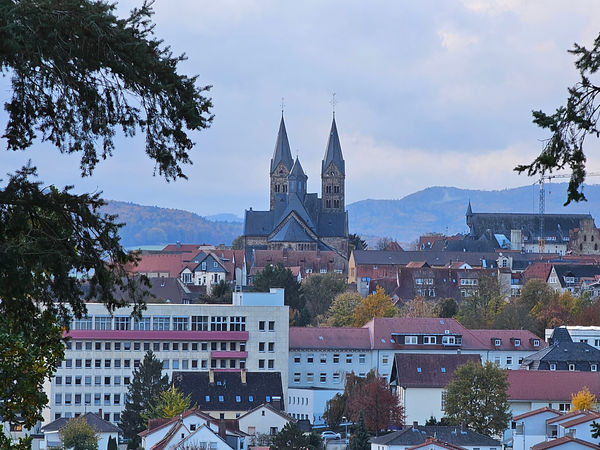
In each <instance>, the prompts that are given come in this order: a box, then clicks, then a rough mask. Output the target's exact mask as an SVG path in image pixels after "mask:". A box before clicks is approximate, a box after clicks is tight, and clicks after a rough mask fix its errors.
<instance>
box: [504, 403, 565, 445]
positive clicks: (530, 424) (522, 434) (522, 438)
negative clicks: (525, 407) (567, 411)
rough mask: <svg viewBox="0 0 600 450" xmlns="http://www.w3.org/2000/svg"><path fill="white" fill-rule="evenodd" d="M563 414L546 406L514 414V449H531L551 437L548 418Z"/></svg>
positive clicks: (512, 427) (512, 428)
mask: <svg viewBox="0 0 600 450" xmlns="http://www.w3.org/2000/svg"><path fill="white" fill-rule="evenodd" d="M561 415H562V413H561V412H559V411H557V410H555V409H552V408H548V407H547V406H544V407H543V408H538V409H535V410H533V411H527V412H525V413H523V414H519V415H515V416H513V418H512V426H511V430H512V441H513V450H529V449H530V448H531V447H532V446H534V445H536V444H539V443H540V442H544V441H546V439H547V438H548V437H549V436H548V425H547V423H546V422H547V420H548V419H554V418H556V417H560V416H561ZM551 437H555V436H551Z"/></svg>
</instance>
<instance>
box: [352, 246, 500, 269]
mask: <svg viewBox="0 0 600 450" xmlns="http://www.w3.org/2000/svg"><path fill="white" fill-rule="evenodd" d="M352 254H353V255H354V261H355V263H356V265H357V266H358V265H362V264H366V265H386V264H387V265H401V266H402V265H403V266H405V265H407V264H408V263H409V262H411V261H424V262H426V263H427V264H429V266H431V267H433V266H437V267H444V266H446V265H447V264H448V263H450V262H452V261H461V262H463V263H467V264H469V265H470V266H472V267H481V266H482V264H483V261H485V263H486V267H488V268H492V267H496V260H497V259H498V254H497V253H495V252H463V251H460V252H451V251H433V250H431V251H426V252H423V251H413V250H405V251H403V252H397V251H393V252H391V251H385V250H353V251H352Z"/></svg>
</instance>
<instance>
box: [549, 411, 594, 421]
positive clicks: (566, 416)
mask: <svg viewBox="0 0 600 450" xmlns="http://www.w3.org/2000/svg"><path fill="white" fill-rule="evenodd" d="M583 414H585V412H584V411H579V410H578V409H576V410H575V411H570V412H568V413H566V414H562V415H560V416H559V417H554V418H553V419H548V420H546V423H548V424H550V423H556V422H564V421H565V420H568V419H569V418H570V417H579V416H582V415H583Z"/></svg>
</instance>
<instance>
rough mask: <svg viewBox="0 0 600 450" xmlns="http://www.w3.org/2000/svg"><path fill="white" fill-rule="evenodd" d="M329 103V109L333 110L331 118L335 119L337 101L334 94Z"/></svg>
mask: <svg viewBox="0 0 600 450" xmlns="http://www.w3.org/2000/svg"><path fill="white" fill-rule="evenodd" d="M329 103H331V109H332V110H333V118H334V119H335V105H336V104H337V101H336V99H335V92H334V93H333V94H331V101H330V102H329Z"/></svg>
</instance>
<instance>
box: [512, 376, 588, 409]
mask: <svg viewBox="0 0 600 450" xmlns="http://www.w3.org/2000/svg"><path fill="white" fill-rule="evenodd" d="M506 373H507V375H508V384H509V387H508V398H509V403H510V410H511V412H512V414H513V415H520V414H524V413H527V412H530V411H534V410H537V409H539V408H544V407H549V408H552V409H555V410H557V411H559V412H568V411H569V410H570V409H571V396H572V395H573V394H576V393H577V392H579V391H580V390H581V389H583V388H584V387H587V388H588V389H589V390H590V392H591V393H592V394H594V395H595V396H596V397H598V396H600V376H599V375H598V373H594V372H569V371H564V370H557V371H549V370H509V371H507V372H506Z"/></svg>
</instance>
